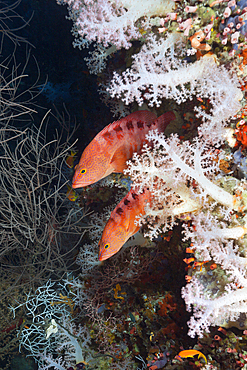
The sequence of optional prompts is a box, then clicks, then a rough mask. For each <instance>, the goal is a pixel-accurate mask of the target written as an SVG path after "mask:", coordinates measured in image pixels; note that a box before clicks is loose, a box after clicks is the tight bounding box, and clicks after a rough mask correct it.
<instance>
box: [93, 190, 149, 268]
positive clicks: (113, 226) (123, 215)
mask: <svg viewBox="0 0 247 370" xmlns="http://www.w3.org/2000/svg"><path fill="white" fill-rule="evenodd" d="M150 202H151V193H150V191H149V190H148V189H143V192H142V193H141V194H138V193H137V191H136V190H133V189H131V190H130V191H129V192H128V194H127V195H126V196H125V197H124V198H123V199H122V200H121V202H120V203H119V204H118V205H117V207H116V208H115V209H114V211H112V213H111V216H110V218H109V220H108V221H107V223H106V225H105V228H104V231H103V233H102V237H101V239H100V242H99V260H100V261H104V260H106V259H108V258H110V257H111V256H113V255H114V254H116V253H117V252H118V251H119V250H120V249H121V248H122V246H123V245H124V243H125V242H126V241H127V240H128V239H129V238H130V237H131V236H132V235H134V234H135V233H136V232H137V231H138V230H139V229H140V226H138V225H135V220H136V216H139V215H140V214H142V215H144V214H145V207H146V204H147V203H150Z"/></svg>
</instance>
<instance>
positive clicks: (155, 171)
mask: <svg viewBox="0 0 247 370" xmlns="http://www.w3.org/2000/svg"><path fill="white" fill-rule="evenodd" d="M147 139H148V141H149V142H151V143H152V144H153V147H152V148H151V147H148V146H145V147H144V150H143V154H142V155H137V154H136V155H134V157H133V162H130V163H129V168H128V170H127V171H126V172H127V173H128V174H129V175H130V176H131V178H132V180H133V182H134V186H137V187H148V188H149V190H150V191H151V193H152V194H153V197H152V204H150V205H149V206H148V207H147V208H146V216H145V217H142V218H140V220H139V222H147V223H148V224H149V228H150V232H149V234H148V235H149V236H150V237H151V238H152V237H156V236H157V235H158V234H159V233H160V232H161V231H165V230H166V229H167V228H171V227H172V226H173V224H174V222H175V218H176V217H180V218H181V219H182V220H183V219H184V215H183V214H184V213H189V216H190V217H189V218H190V223H191V226H187V225H186V224H185V227H184V233H185V239H190V240H191V242H192V245H193V248H194V249H195V254H196V257H198V258H199V259H207V260H213V261H214V262H216V263H217V264H219V265H221V267H222V269H223V270H222V269H220V273H221V275H220V276H221V277H217V290H216V291H215V290H213V291H211V290H210V289H209V288H208V286H209V285H210V284H209V283H208V282H207V279H208V275H207V274H205V275H204V276H203V279H202V282H201V280H200V279H198V278H196V277H193V278H192V280H191V282H190V283H189V284H187V286H186V287H185V288H183V290H182V296H183V298H184V299H185V302H186V305H187V308H188V310H191V307H192V306H193V310H194V316H193V317H192V318H191V320H190V321H189V327H190V330H189V334H190V335H191V336H192V337H193V336H195V335H196V334H198V335H199V336H202V335H203V330H209V326H210V325H217V324H220V321H221V320H222V319H231V320H232V319H236V318H238V316H239V314H240V312H247V310H246V301H247V271H246V263H247V257H246V239H245V234H246V233H247V220H246V218H245V217H239V216H238V214H237V215H236V216H235V214H236V213H242V212H245V210H246V209H247V192H246V185H245V183H244V182H240V181H238V180H237V179H234V178H231V177H229V176H228V177H223V176H221V178H220V180H219V179H217V178H216V174H217V173H218V172H219V168H218V163H219V160H220V157H221V152H220V151H218V150H215V149H213V148H212V147H211V146H210V145H209V143H208V142H207V140H205V138H203V139H198V138H197V139H195V140H194V142H193V143H190V142H182V143H181V142H180V141H179V139H178V137H177V136H176V135H174V136H171V137H170V138H165V136H164V135H163V134H159V133H158V132H155V131H151V132H150V133H149V134H148V135H147ZM224 271H225V272H224ZM222 274H223V276H224V278H222ZM199 276H200V275H199Z"/></svg>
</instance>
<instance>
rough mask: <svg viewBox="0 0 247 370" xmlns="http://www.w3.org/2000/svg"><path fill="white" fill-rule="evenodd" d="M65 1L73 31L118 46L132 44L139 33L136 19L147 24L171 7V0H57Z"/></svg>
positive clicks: (146, 25) (87, 37)
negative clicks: (72, 21)
mask: <svg viewBox="0 0 247 370" xmlns="http://www.w3.org/2000/svg"><path fill="white" fill-rule="evenodd" d="M57 1H58V3H60V4H61V3H62V4H68V5H69V12H70V16H71V18H72V20H74V22H75V27H74V32H77V33H78V34H79V35H80V36H81V37H82V38H84V37H85V38H86V39H87V40H89V41H96V42H97V43H102V44H103V45H104V46H109V45H115V46H116V47H117V48H118V49H120V48H122V47H124V48H126V49H128V48H129V47H130V46H131V42H130V41H131V40H133V39H135V40H137V39H139V38H141V37H142V34H141V32H140V31H139V29H138V27H137V26H136V22H137V21H138V20H139V19H140V18H142V22H143V23H142V27H150V26H151V24H150V22H149V20H150V17H155V16H157V17H162V16H164V15H165V14H166V13H168V12H169V11H171V10H172V9H173V7H174V2H173V1H171V0H165V1H164V0H114V1H113V0H108V1H107V0H57Z"/></svg>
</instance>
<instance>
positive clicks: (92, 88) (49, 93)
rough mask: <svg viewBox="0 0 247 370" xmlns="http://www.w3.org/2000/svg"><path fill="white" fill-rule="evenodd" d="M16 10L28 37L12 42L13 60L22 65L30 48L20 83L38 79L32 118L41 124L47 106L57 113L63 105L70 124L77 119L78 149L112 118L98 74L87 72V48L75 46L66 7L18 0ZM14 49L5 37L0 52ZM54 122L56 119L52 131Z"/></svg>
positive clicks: (52, 0)
mask: <svg viewBox="0 0 247 370" xmlns="http://www.w3.org/2000/svg"><path fill="white" fill-rule="evenodd" d="M8 3H9V4H13V1H11V0H8ZM16 12H17V13H18V14H20V16H21V17H22V18H23V19H24V20H25V21H26V22H28V24H27V25H26V27H24V28H23V29H22V30H20V31H17V32H16V33H17V34H18V35H19V36H21V37H23V38H25V40H26V41H27V43H20V45H19V46H17V47H16V50H15V58H16V62H17V64H19V63H21V64H22V65H24V64H25V63H26V60H27V54H28V53H30V57H29V62H28V65H27V68H26V71H25V72H26V73H27V74H28V77H26V78H25V79H24V80H23V88H24V87H25V88H29V87H30V86H32V85H33V84H34V83H35V82H36V81H37V79H38V82H37V88H36V89H34V90H36V91H38V92H40V94H39V95H38V96H37V97H36V98H35V99H34V101H33V104H34V105H35V106H34V108H35V110H36V111H37V114H34V115H33V117H32V118H33V121H34V123H35V124H37V125H39V122H40V121H41V120H42V118H43V116H44V114H45V113H46V112H47V110H49V109H52V111H53V112H54V113H55V111H56V110H58V112H59V113H60V114H62V112H64V111H65V110H67V111H68V113H69V116H70V123H71V125H72V126H73V124H74V123H75V122H76V124H77V126H78V130H77V132H76V134H75V138H78V143H77V148H78V150H79V152H81V151H82V150H83V149H84V147H85V146H86V145H87V144H88V143H89V141H90V140H92V138H93V137H94V136H95V134H96V133H97V132H98V131H100V130H101V129H102V128H103V127H104V126H105V125H107V124H108V123H110V122H111V121H112V120H113V119H112V115H111V113H110V112H109V109H108V108H107V107H106V106H105V105H104V104H103V103H102V102H101V100H100V97H99V94H98V92H97V88H98V86H97V76H95V75H90V74H89V72H88V68H87V66H86V63H85V62H84V57H85V56H86V55H87V54H88V50H87V49H83V50H79V49H78V48H74V47H73V45H72V42H73V35H72V34H71V28H72V22H71V21H69V20H67V19H66V16H67V15H68V13H67V8H66V7H65V6H61V5H58V4H57V3H56V1H55V0H42V1H41V0H22V1H21V2H20V4H19V6H18V7H17V8H16ZM14 23H15V24H16V25H17V26H18V25H22V24H23V21H22V20H21V19H18V18H16V19H15V20H14V21H11V23H10V24H11V26H12V27H13V24H14ZM13 50H14V45H13V43H12V42H11V41H9V40H8V39H7V38H5V40H4V46H3V55H4V56H8V55H10V54H12V53H13ZM65 107H66V108H65ZM16 125H21V123H20V122H18V123H16ZM56 125H57V122H56V120H54V121H53V123H52V124H51V125H50V130H51V132H52V126H53V128H54V127H55V126H56ZM48 135H49V131H48Z"/></svg>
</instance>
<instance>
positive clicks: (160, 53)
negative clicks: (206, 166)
mask: <svg viewBox="0 0 247 370" xmlns="http://www.w3.org/2000/svg"><path fill="white" fill-rule="evenodd" d="M182 40H183V36H182V35H179V34H176V33H173V34H171V35H169V36H168V37H167V39H163V38H160V39H159V40H158V39H157V38H155V37H151V38H150V39H149V42H148V43H147V44H145V45H144V46H143V47H142V49H141V51H140V52H139V53H138V54H136V55H134V56H133V59H134V62H133V64H132V67H131V68H129V69H127V70H126V71H125V72H123V73H122V75H119V74H118V73H116V72H114V74H113V79H112V81H111V84H110V87H109V88H108V91H109V92H110V94H111V96H112V97H117V98H120V99H121V100H122V101H123V102H124V103H125V104H127V105H128V104H130V103H132V102H133V101H134V100H136V101H137V103H138V104H139V105H140V106H141V105H142V104H143V103H144V100H145V101H146V102H147V103H148V104H149V105H150V106H154V105H156V106H158V107H159V106H160V105H161V102H162V100H163V99H174V100H175V101H176V102H177V103H178V104H181V103H182V102H184V101H186V100H187V99H190V100H191V99H192V97H193V96H196V97H198V98H207V99H209V100H210V104H211V105H212V108H211V110H210V114H206V113H205V111H203V110H202V109H201V108H195V110H196V111H197V116H198V117H202V120H203V122H205V124H204V125H203V127H202V128H201V129H200V130H204V135H205V133H206V132H207V136H208V138H210V137H211V139H212V140H214V138H217V140H219V137H221V135H222V126H224V125H225V124H226V122H227V120H228V119H229V118H230V117H231V116H233V115H235V114H236V113H237V111H238V110H239V109H240V108H241V105H240V100H241V99H242V96H243V95H242V92H241V90H240V88H239V86H238V80H237V78H236V77H235V78H233V77H232V76H231V74H230V73H229V72H228V71H227V70H226V69H225V68H224V67H220V66H217V64H216V62H215V58H214V56H207V55H206V56H204V57H203V58H201V59H200V60H198V61H196V62H194V63H187V62H186V61H183V60H182V59H181V56H180V58H178V57H177V55H176V53H175V52H174V49H175V48H176V44H178V43H181V42H182ZM180 55H181V52H180ZM212 134H213V136H212ZM214 144H215V141H214Z"/></svg>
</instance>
